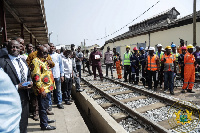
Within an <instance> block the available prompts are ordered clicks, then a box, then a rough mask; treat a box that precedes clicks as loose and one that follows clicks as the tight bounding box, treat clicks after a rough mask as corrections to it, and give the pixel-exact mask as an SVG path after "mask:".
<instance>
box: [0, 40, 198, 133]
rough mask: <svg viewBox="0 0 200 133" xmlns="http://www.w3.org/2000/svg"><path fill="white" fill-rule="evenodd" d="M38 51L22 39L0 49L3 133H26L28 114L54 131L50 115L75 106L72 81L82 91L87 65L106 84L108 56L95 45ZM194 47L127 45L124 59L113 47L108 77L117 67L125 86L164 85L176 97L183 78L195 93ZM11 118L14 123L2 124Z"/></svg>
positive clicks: (45, 47) (47, 47)
mask: <svg viewBox="0 0 200 133" xmlns="http://www.w3.org/2000/svg"><path fill="white" fill-rule="evenodd" d="M35 49H36V50H35V51H34V49H33V45H32V44H30V43H29V44H27V45H26V46H25V45H24V40H23V39H22V38H20V37H17V38H13V39H11V40H9V41H8V42H5V43H4V44H3V45H2V48H1V49H0V75H1V76H0V85H1V86H2V87H3V89H1V90H0V106H1V107H3V108H5V110H3V111H2V110H0V119H1V121H0V132H15V131H16V132H20V133H26V132H27V126H28V117H29V113H32V118H33V119H34V120H36V121H39V120H40V127H41V130H54V129H56V127H54V126H51V125H49V123H53V122H55V120H50V119H48V117H47V115H54V113H53V111H52V104H53V103H55V104H57V107H58V109H64V106H63V102H65V104H67V105H71V103H72V102H73V100H72V97H71V90H72V84H73V82H74V83H75V88H76V92H81V91H83V90H82V89H81V87H80V82H81V76H82V75H81V73H82V72H81V68H83V72H85V67H86V68H87V69H88V73H89V75H92V74H93V75H94V80H97V74H96V70H98V73H99V77H100V80H102V81H103V73H102V63H101V59H102V57H103V56H102V53H101V52H100V51H98V50H97V48H96V47H94V50H93V52H91V53H90V51H89V50H84V51H81V47H80V46H79V47H78V48H77V49H75V45H74V44H71V49H70V50H65V49H64V48H61V50H56V48H55V46H54V44H53V43H49V44H38V45H37V46H36V48H35ZM193 49H194V47H193V45H191V44H190V45H187V46H186V45H185V44H184V41H183V40H181V42H180V46H179V47H178V48H177V47H176V45H175V44H171V45H170V46H167V47H166V48H165V49H163V48H162V45H161V44H158V45H157V51H155V48H154V47H146V48H144V47H139V48H137V47H134V48H133V51H131V50H130V46H126V52H125V53H124V54H123V55H122V56H121V55H120V54H119V53H118V52H117V50H116V48H113V50H111V49H110V47H109V46H108V47H107V51H106V52H105V53H104V59H103V61H104V64H105V65H106V77H108V74H109V73H108V72H109V70H110V72H111V78H115V77H114V74H113V68H116V72H117V78H118V79H122V78H124V82H129V83H131V84H135V85H138V83H139V81H141V83H142V84H143V86H148V88H147V89H154V91H157V87H158V85H160V87H162V85H163V81H164V92H166V91H168V89H169V91H170V94H171V95H174V79H175V77H176V76H179V75H180V76H181V80H182V81H183V87H182V91H181V92H182V93H185V91H187V92H189V93H194V91H193V90H192V89H193V86H194V82H195V76H196V78H198V73H199V64H200V51H199V47H198V46H196V51H195V52H193ZM90 66H92V71H91V70H90ZM122 70H124V76H122ZM195 74H196V75H195ZM139 77H141V78H139ZM152 81H153V82H152ZM152 83H154V84H153V85H152ZM2 87H1V88H2ZM6 97H9V99H8V98H6ZM13 108H14V109H13ZM6 119H9V122H7V123H3V122H4V120H6ZM11 125H12V126H11ZM8 127H9V128H8Z"/></svg>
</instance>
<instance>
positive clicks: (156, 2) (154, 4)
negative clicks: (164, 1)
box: [88, 0, 160, 41]
mask: <svg viewBox="0 0 200 133" xmlns="http://www.w3.org/2000/svg"><path fill="white" fill-rule="evenodd" d="M159 2H160V0H159V1H157V2H156V3H155V4H153V5H152V6H151V7H149V8H148V9H147V10H145V11H144V12H143V13H142V14H140V15H139V16H138V17H136V18H134V19H133V20H132V21H131V22H129V23H128V24H126V25H125V26H123V27H122V28H120V29H119V30H116V31H115V32H113V33H112V34H108V35H106V36H104V37H102V38H98V39H95V40H102V39H104V38H106V37H109V36H111V35H114V34H115V33H117V32H119V31H121V30H122V29H124V28H125V27H127V26H128V25H130V24H131V23H133V22H134V21H135V20H137V19H138V18H140V17H141V16H142V15H144V14H145V13H147V12H148V11H149V10H150V9H152V8H153V7H154V6H155V5H157V4H158V3H159ZM88 40H90V39H88ZM91 41H92V40H91ZM93 41H94V40H93Z"/></svg>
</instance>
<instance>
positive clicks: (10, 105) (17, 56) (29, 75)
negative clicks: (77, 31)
mask: <svg viewBox="0 0 200 133" xmlns="http://www.w3.org/2000/svg"><path fill="white" fill-rule="evenodd" d="M60 52H61V53H57V52H56V48H55V46H54V44H53V43H49V44H38V45H37V46H36V50H35V51H34V49H33V45H32V44H27V45H26V46H25V45H24V40H23V39H22V38H21V37H17V38H13V39H11V40H9V41H8V42H5V43H4V44H3V45H2V48H1V49H0V73H1V75H2V76H4V75H6V76H4V77H1V78H0V85H1V87H3V89H1V91H0V106H1V107H5V109H4V110H1V111H0V120H1V122H0V132H20V133H26V132H27V126H28V117H29V115H30V114H31V115H32V118H33V119H34V120H35V121H39V120H40V127H41V130H55V129H56V127H54V126H51V125H49V123H54V122H55V120H50V119H48V117H47V115H54V113H53V111H52V103H55V104H57V108H58V109H64V106H63V101H64V102H65V104H67V105H71V104H72V102H73V100H72V97H71V90H72V83H73V82H75V88H76V92H77V93H78V92H81V91H82V90H81V88H80V82H81V80H80V78H81V65H82V60H83V53H82V52H81V47H78V49H77V50H76V51H75V45H74V44H72V45H71V50H65V49H64V48H62V49H61V51H60ZM86 53H88V52H86ZM85 60H86V61H89V54H88V57H86V58H85ZM89 72H90V69H89ZM90 74H91V73H90ZM6 97H7V98H6ZM7 120H9V121H8V122H6V123H5V121H7Z"/></svg>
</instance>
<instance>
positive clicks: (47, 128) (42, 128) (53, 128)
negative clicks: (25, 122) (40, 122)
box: [41, 125, 56, 130]
mask: <svg viewBox="0 0 200 133" xmlns="http://www.w3.org/2000/svg"><path fill="white" fill-rule="evenodd" d="M55 129H56V127H54V126H51V125H47V126H46V127H41V130H55Z"/></svg>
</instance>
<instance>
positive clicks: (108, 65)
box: [106, 63, 113, 77]
mask: <svg viewBox="0 0 200 133" xmlns="http://www.w3.org/2000/svg"><path fill="white" fill-rule="evenodd" d="M112 65H113V64H111V63H110V64H106V76H108V68H110V71H111V76H112V77H113V69H112Z"/></svg>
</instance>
